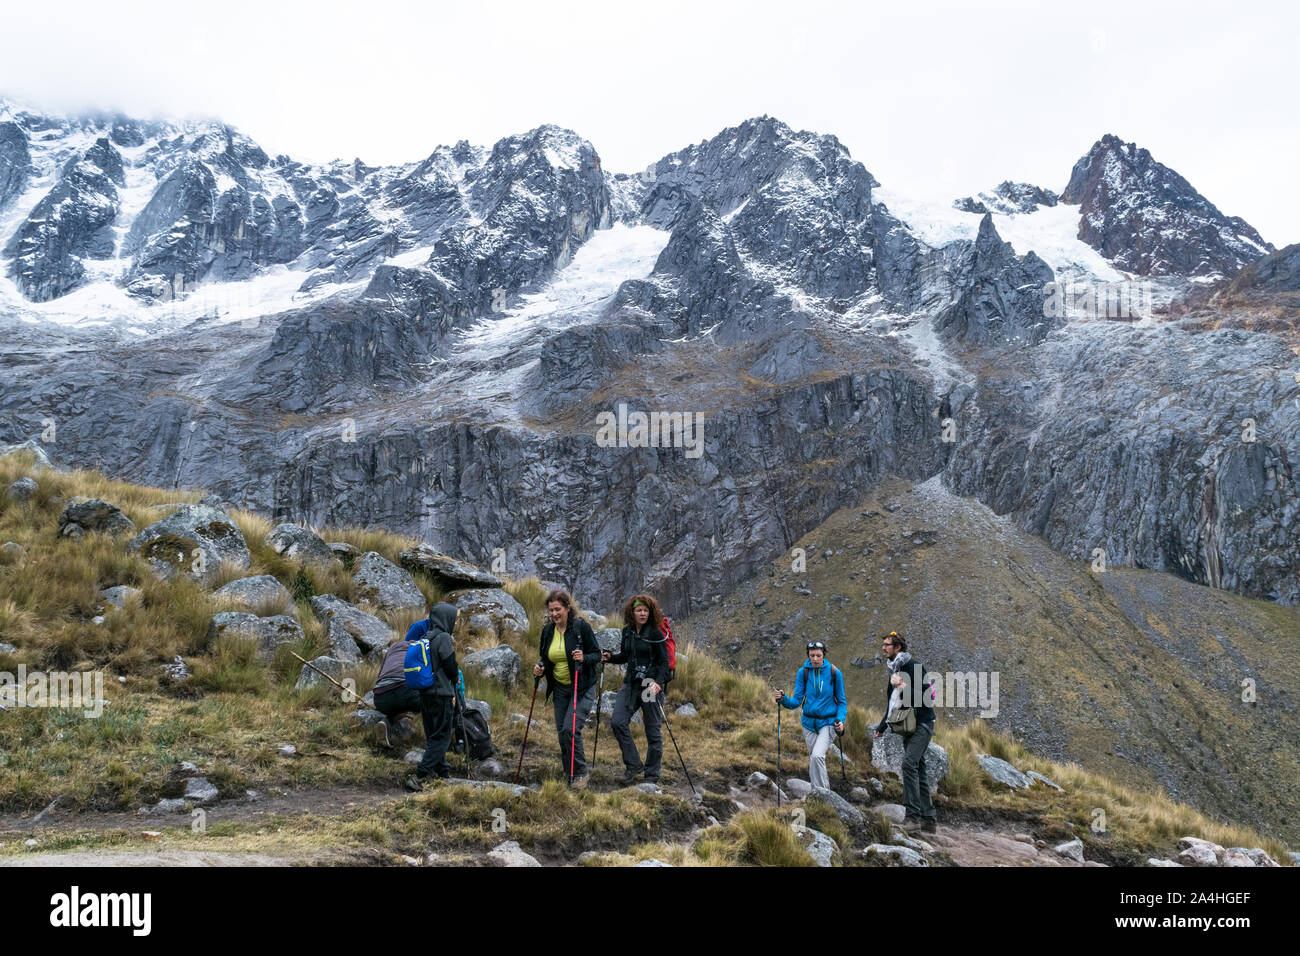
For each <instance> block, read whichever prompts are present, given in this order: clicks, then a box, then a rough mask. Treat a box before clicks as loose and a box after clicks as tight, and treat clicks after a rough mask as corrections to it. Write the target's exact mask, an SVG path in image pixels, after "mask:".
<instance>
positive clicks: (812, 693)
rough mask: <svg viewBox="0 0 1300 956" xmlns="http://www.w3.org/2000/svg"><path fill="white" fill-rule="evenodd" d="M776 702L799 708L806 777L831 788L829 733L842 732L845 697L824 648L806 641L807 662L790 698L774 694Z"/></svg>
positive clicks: (782, 693)
mask: <svg viewBox="0 0 1300 956" xmlns="http://www.w3.org/2000/svg"><path fill="white" fill-rule="evenodd" d="M776 702H777V703H778V704H780V705H781V706H782V707H786V708H789V709H790V710H796V709H798V708H799V706H800V705H803V718H802V720H800V723H801V724H802V725H803V739H804V742H805V743H806V744H807V745H808V754H809V757H808V777H809V779H810V780H811V781H812V785H813V786H814V787H824V788H826V789H827V790H829V789H830V786H831V778H830V777H829V776H828V775H827V773H826V751H827V750H829V749H830V746H831V733H832V732H834V733H837V734H842V733H844V718H845V717H847V716H848V713H849V698H848V695H847V694H845V693H844V674H843V672H842V671H840V670H839V668H837V667H835V666H834V665H833V664H831V663H830V661H828V660H826V645H825V644H823V643H822V642H821V641H809V642H808V660H807V661H805V662H804V664H803V666H802V667H800V668H799V673H797V674H796V675H795V678H794V696H792V697H787V696H786V695H785V691H780V690H778V691H777V692H776Z"/></svg>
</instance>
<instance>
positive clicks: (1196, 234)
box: [1061, 133, 1273, 278]
mask: <svg viewBox="0 0 1300 956" xmlns="http://www.w3.org/2000/svg"><path fill="white" fill-rule="evenodd" d="M1061 202H1063V203H1071V204H1077V205H1078V206H1079V207H1080V211H1081V213H1082V218H1081V221H1080V223H1079V238H1080V239H1082V240H1083V241H1084V242H1086V243H1088V245H1090V246H1092V247H1093V248H1094V249H1096V250H1097V251H1098V252H1100V253H1101V254H1102V255H1103V256H1105V257H1106V258H1107V259H1110V260H1111V261H1112V262H1113V263H1114V264H1115V265H1116V266H1117V267H1118V268H1120V269H1123V270H1125V271H1128V272H1135V273H1137V274H1139V275H1152V276H1162V275H1184V276H1194V277H1198V278H1213V277H1219V276H1226V275H1232V274H1233V273H1235V272H1237V271H1238V270H1239V269H1241V268H1242V267H1243V266H1244V265H1246V264H1247V263H1249V262H1251V261H1253V260H1255V259H1258V258H1259V257H1260V256H1262V255H1265V254H1266V253H1268V252H1271V251H1272V250H1273V246H1272V245H1271V244H1269V243H1267V242H1265V241H1264V239H1263V237H1261V236H1260V234H1259V233H1258V232H1257V231H1256V230H1255V229H1254V228H1253V227H1252V226H1251V225H1250V224H1249V223H1247V222H1245V221H1244V220H1242V219H1240V218H1239V217H1236V216H1232V217H1229V216H1225V215H1224V214H1223V213H1221V212H1220V211H1219V210H1218V208H1217V207H1215V205H1214V204H1213V203H1211V202H1210V201H1209V200H1208V199H1206V198H1205V197H1204V196H1202V195H1201V194H1200V193H1199V192H1197V191H1196V190H1195V189H1194V188H1193V187H1192V185H1191V183H1189V182H1188V181H1187V180H1186V179H1184V178H1183V177H1182V176H1180V175H1179V174H1178V173H1176V172H1175V171H1174V170H1172V169H1170V168H1169V167H1167V166H1165V165H1164V164H1163V163H1159V162H1157V161H1156V160H1155V158H1154V157H1153V156H1152V155H1151V153H1150V152H1149V151H1148V150H1146V149H1143V148H1141V147H1139V146H1138V145H1137V144H1136V143H1126V142H1124V141H1123V140H1121V139H1120V138H1119V137H1118V136H1115V135H1114V134H1111V133H1107V134H1106V135H1105V136H1103V137H1102V138H1101V139H1099V140H1098V141H1097V142H1096V143H1094V144H1093V146H1092V148H1091V149H1090V150H1089V151H1088V153H1087V154H1086V155H1085V156H1083V158H1081V159H1080V160H1079V161H1078V162H1077V163H1075V165H1074V169H1073V171H1072V172H1071V174H1070V181H1069V182H1068V183H1067V184H1066V187H1065V189H1064V190H1063V191H1062V192H1061Z"/></svg>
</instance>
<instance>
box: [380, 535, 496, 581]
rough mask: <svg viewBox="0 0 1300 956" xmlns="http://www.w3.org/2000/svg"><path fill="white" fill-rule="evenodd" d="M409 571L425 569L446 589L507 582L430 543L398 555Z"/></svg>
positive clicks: (399, 561)
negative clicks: (449, 555) (451, 555)
mask: <svg viewBox="0 0 1300 956" xmlns="http://www.w3.org/2000/svg"><path fill="white" fill-rule="evenodd" d="M397 560H398V563H400V564H401V566H402V567H404V568H406V570H408V571H423V572H425V573H426V574H428V575H429V576H430V577H431V578H433V580H434V583H435V584H437V585H438V586H439V587H440V588H442V589H443V590H444V591H456V590H462V589H464V588H499V587H501V585H502V584H504V583H505V582H504V581H502V580H501V579H500V578H499V577H497V576H496V575H495V574H489V573H488V572H487V571H480V570H479V569H478V568H476V567H474V565H472V564H466V563H465V562H464V561H457V560H456V559H455V558H451V557H448V556H447V555H445V554H439V553H438V552H437V551H435V550H434V549H433V548H432V547H431V546H430V545H427V544H421V545H418V546H417V547H414V548H408V549H407V550H405V551H403V552H402V553H401V554H400V555H398V557H397Z"/></svg>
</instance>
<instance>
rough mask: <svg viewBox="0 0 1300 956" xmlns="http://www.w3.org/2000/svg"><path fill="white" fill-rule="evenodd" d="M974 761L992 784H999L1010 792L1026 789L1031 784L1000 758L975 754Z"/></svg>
mask: <svg viewBox="0 0 1300 956" xmlns="http://www.w3.org/2000/svg"><path fill="white" fill-rule="evenodd" d="M975 759H976V760H977V761H979V765H980V768H981V769H982V770H983V771H984V773H985V774H986V775H987V776H988V778H989V779H990V780H992V781H993V782H994V783H1000V784H1002V785H1003V786H1005V787H1010V788H1011V789H1012V790H1023V789H1027V788H1028V787H1029V786H1030V784H1031V782H1032V781H1030V779H1029V778H1028V777H1026V776H1025V775H1024V774H1023V773H1021V772H1020V771H1019V770H1017V769H1016V768H1015V767H1013V766H1012V765H1011V764H1009V763H1007V762H1006V761H1005V760H1003V759H1001V758H1000V757H993V756H990V755H989V754H976V755H975Z"/></svg>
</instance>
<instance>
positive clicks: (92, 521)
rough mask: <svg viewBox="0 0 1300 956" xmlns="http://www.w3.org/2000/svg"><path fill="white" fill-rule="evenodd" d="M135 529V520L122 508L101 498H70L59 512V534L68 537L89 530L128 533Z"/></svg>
mask: <svg viewBox="0 0 1300 956" xmlns="http://www.w3.org/2000/svg"><path fill="white" fill-rule="evenodd" d="M75 529H80V533H79V532H78V531H77V530H75ZM134 530H135V522H134V521H132V520H131V519H130V518H128V517H127V516H126V515H124V514H123V513H122V509H121V508H119V507H118V506H117V505H115V504H110V503H109V502H107V501H104V500H103V499H100V498H81V497H76V498H70V499H68V502H67V504H65V505H64V506H63V511H62V512H60V514H59V534H61V535H63V536H64V537H68V538H76V537H80V536H81V533H84V532H87V531H93V532H96V533H99V534H126V533H127V532H131V531H134Z"/></svg>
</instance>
